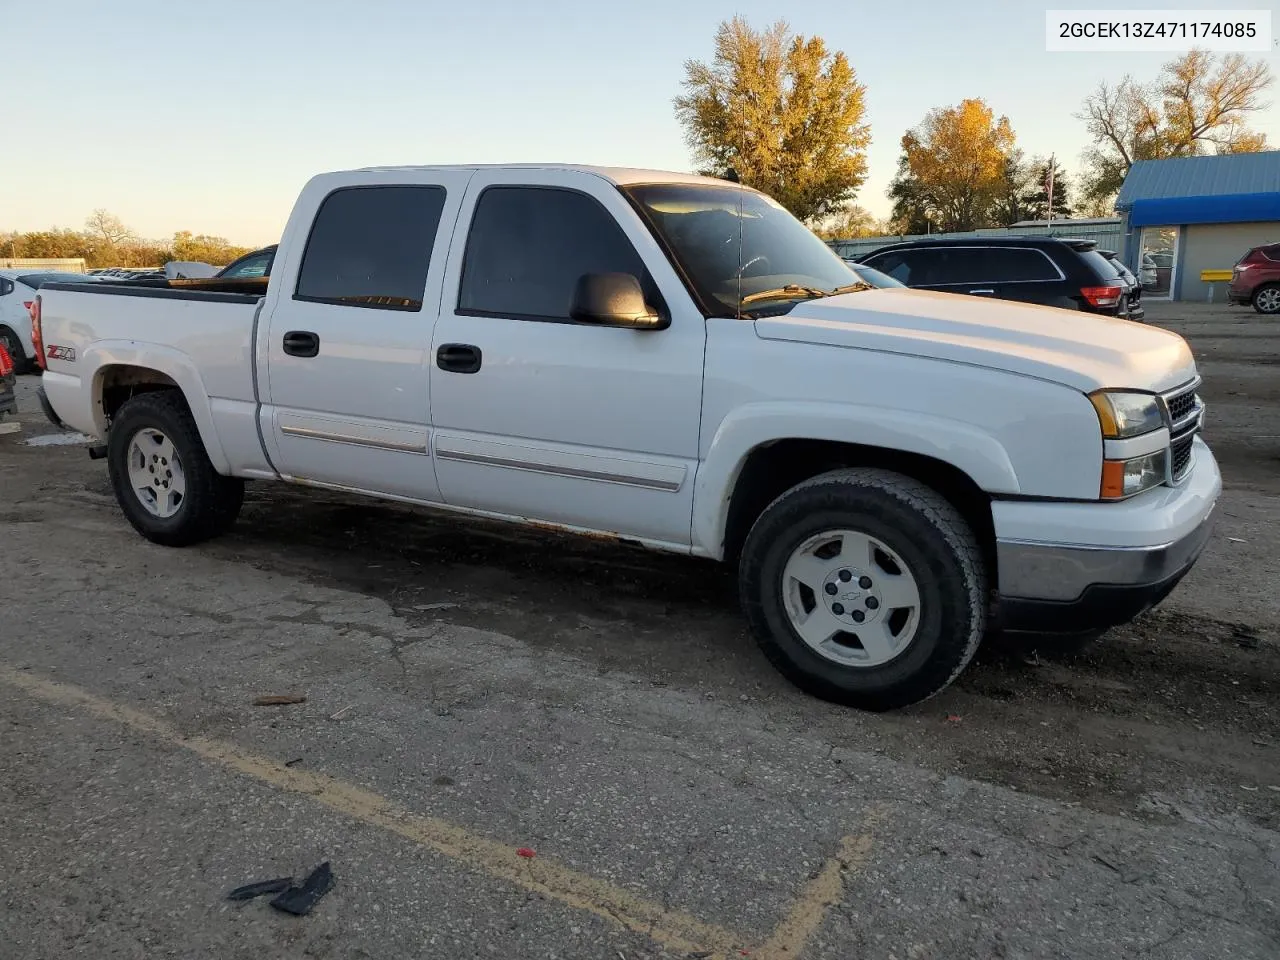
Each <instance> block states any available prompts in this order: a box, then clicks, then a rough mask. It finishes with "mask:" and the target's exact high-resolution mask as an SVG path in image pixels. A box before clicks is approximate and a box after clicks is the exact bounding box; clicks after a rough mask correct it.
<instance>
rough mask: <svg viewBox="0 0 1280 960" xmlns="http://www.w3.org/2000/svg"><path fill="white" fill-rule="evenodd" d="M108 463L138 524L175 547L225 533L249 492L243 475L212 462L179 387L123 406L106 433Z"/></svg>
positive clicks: (123, 501) (120, 496) (114, 482)
mask: <svg viewBox="0 0 1280 960" xmlns="http://www.w3.org/2000/svg"><path fill="white" fill-rule="evenodd" d="M107 466H108V470H109V472H110V474H111V485H112V487H113V489H114V490H115V494H116V501H117V502H118V503H119V504H120V509H121V510H123V511H124V515H125V517H126V518H127V519H128V521H129V522H130V523H131V524H133V527H134V529H135V530H137V531H138V532H139V533H140V534H142V535H143V536H144V537H146V538H147V539H148V540H151V541H152V542H154V543H160V544H164V545H165V546H168V547H185V546H189V545H190V544H193V543H199V542H200V541H202V540H208V539H210V538H211V537H216V536H218V535H219V534H222V533H225V532H226V531H227V530H229V529H230V528H231V525H232V524H234V523H235V520H236V517H237V516H238V515H239V513H240V505H241V503H242V502H243V500H244V481H242V480H237V479H235V478H233V477H224V476H222V475H221V474H219V473H218V472H217V471H216V470H214V469H213V464H212V463H210V462H209V455H208V454H207V453H206V452H205V449H204V443H203V442H202V441H201V439H200V432H199V430H198V429H197V428H196V423H195V419H194V418H193V417H192V416H191V411H190V409H189V408H188V407H187V404H186V401H185V400H184V399H183V397H182V395H181V394H180V393H178V392H177V391H176V390H160V391H156V392H153V393H144V394H142V395H140V396H137V397H134V398H133V399H132V400H129V401H128V402H126V403H125V404H124V406H122V407H121V408H120V410H119V412H118V413H117V414H116V416H115V418H114V420H113V421H112V423H111V430H110V432H109V435H108V438H107Z"/></svg>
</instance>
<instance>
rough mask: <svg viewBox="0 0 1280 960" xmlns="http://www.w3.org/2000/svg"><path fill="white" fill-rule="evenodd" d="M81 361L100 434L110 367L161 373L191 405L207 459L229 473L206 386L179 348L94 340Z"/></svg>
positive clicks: (103, 433)
mask: <svg viewBox="0 0 1280 960" xmlns="http://www.w3.org/2000/svg"><path fill="white" fill-rule="evenodd" d="M81 363H83V364H84V367H83V368H82V370H83V372H82V374H81V376H82V377H83V378H84V379H83V381H82V382H87V383H89V384H91V388H90V389H91V396H92V398H93V401H92V402H93V411H92V415H93V422H94V424H95V426H96V428H97V430H96V432H97V435H98V436H99V437H105V436H106V433H107V416H106V411H105V409H104V408H103V405H102V389H103V382H104V380H105V379H106V375H107V373H108V372H109V370H110V368H112V367H117V366H130V367H140V368H142V369H144V370H154V371H156V372H157V373H161V374H164V375H165V376H166V377H168V378H169V379H170V380H172V381H173V382H174V383H176V384H177V385H178V389H180V390H181V391H182V395H183V397H184V398H185V399H186V401H187V406H188V407H190V408H191V416H192V417H193V418H194V419H195V422H196V428H197V429H198V430H199V431H200V440H201V442H203V443H204V448H205V452H206V453H208V455H209V461H210V462H211V463H212V464H213V468H214V469H215V470H217V471H218V473H221V474H226V475H229V474H230V472H231V464H230V462H229V461H228V460H227V455H226V453H225V452H224V451H223V449H222V443H221V441H220V440H219V439H218V433H217V430H215V429H214V425H213V411H212V409H211V407H210V404H209V394H208V391H206V390H205V386H204V381H203V380H202V379H201V378H200V372H199V370H198V368H197V367H196V364H195V361H193V360H192V359H191V357H189V356H187V355H186V354H185V353H183V352H182V351H180V350H175V349H174V348H172V347H165V346H160V345H158V344H152V343H139V342H137V341H136V340H114V341H113V340H101V341H98V342H97V343H95V344H93V346H91V347H90V348H89V349H88V350H86V351H85V355H84V357H83V358H82V360H81Z"/></svg>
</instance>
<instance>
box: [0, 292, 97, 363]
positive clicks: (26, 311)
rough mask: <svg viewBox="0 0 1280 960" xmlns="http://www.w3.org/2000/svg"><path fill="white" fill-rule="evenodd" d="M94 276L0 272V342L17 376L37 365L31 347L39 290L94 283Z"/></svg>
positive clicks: (33, 349)
mask: <svg viewBox="0 0 1280 960" xmlns="http://www.w3.org/2000/svg"><path fill="white" fill-rule="evenodd" d="M94 279H95V278H94V277H91V276H89V275H88V274H84V273H71V272H70V271H65V270H61V271H59V270H31V269H17V268H9V269H6V270H0V343H2V344H4V346H5V349H6V350H8V351H9V356H10V357H12V358H13V363H14V366H15V367H16V368H17V371H18V373H25V372H26V371H28V370H31V369H33V368H34V367H35V365H36V354H35V348H34V347H33V346H32V344H31V304H32V302H33V301H34V300H35V298H36V291H37V290H38V289H40V287H41V286H42V285H43V284H45V283H50V282H53V281H57V280H62V281H70V282H77V281H81V280H83V281H92V280H94Z"/></svg>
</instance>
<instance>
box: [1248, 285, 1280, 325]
mask: <svg viewBox="0 0 1280 960" xmlns="http://www.w3.org/2000/svg"><path fill="white" fill-rule="evenodd" d="M1264 293H1265V294H1267V296H1265V297H1264V296H1263V294H1264ZM1250 303H1252V304H1253V309H1255V310H1257V311H1258V312H1259V313H1261V314H1263V315H1265V316H1268V317H1273V316H1275V315H1276V314H1278V313H1280V283H1264V284H1263V285H1262V286H1260V287H1259V288H1258V289H1257V290H1255V291H1253V296H1252V297H1251V298H1250Z"/></svg>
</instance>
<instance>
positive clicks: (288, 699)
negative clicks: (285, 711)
mask: <svg viewBox="0 0 1280 960" xmlns="http://www.w3.org/2000/svg"><path fill="white" fill-rule="evenodd" d="M306 702H307V698H306V697H305V696H303V695H302V694H296V693H280V694H272V695H270V696H266V697H258V699H256V700H254V701H253V705H254V706H255V707H282V706H285V705H286V704H290V703H306Z"/></svg>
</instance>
